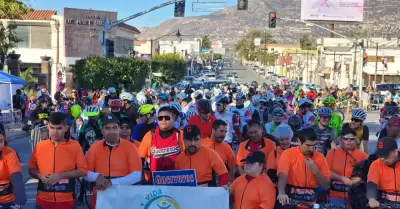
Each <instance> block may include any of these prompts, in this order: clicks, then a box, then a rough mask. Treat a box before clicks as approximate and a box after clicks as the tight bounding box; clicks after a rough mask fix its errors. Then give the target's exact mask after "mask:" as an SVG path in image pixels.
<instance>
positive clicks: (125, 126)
mask: <svg viewBox="0 0 400 209" xmlns="http://www.w3.org/2000/svg"><path fill="white" fill-rule="evenodd" d="M120 128H121V129H124V130H128V129H130V128H131V127H130V126H129V125H122V126H121V127H120Z"/></svg>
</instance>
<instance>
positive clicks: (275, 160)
mask: <svg viewBox="0 0 400 209" xmlns="http://www.w3.org/2000/svg"><path fill="white" fill-rule="evenodd" d="M275 150H276V151H275ZM283 151H285V150H283V149H282V148H281V147H277V148H276V149H274V151H272V152H270V153H269V155H268V161H267V170H269V169H275V170H276V169H277V168H278V166H277V165H278V164H279V159H280V158H281V155H282V152H283ZM275 153H276V154H275ZM275 156H276V157H275Z"/></svg>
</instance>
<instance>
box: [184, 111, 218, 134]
mask: <svg viewBox="0 0 400 209" xmlns="http://www.w3.org/2000/svg"><path fill="white" fill-rule="evenodd" d="M215 120H217V118H216V117H215V116H214V115H210V119H209V120H207V121H205V122H201V120H200V116H199V115H195V116H193V117H191V118H190V119H189V121H188V125H195V126H197V127H198V128H199V129H200V133H201V138H207V137H210V136H211V129H212V124H213V123H214V121H215Z"/></svg>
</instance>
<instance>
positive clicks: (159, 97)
mask: <svg viewBox="0 0 400 209" xmlns="http://www.w3.org/2000/svg"><path fill="white" fill-rule="evenodd" d="M157 98H158V99H160V100H162V101H167V100H168V99H169V95H168V94H159V95H158V96H157Z"/></svg>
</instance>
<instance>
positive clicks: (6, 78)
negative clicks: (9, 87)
mask: <svg viewBox="0 0 400 209" xmlns="http://www.w3.org/2000/svg"><path fill="white" fill-rule="evenodd" d="M0 83H10V84H22V85H24V84H26V81H25V80H24V79H22V78H20V77H17V76H13V75H10V74H8V73H6V72H4V71H2V70H0Z"/></svg>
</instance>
